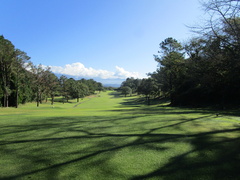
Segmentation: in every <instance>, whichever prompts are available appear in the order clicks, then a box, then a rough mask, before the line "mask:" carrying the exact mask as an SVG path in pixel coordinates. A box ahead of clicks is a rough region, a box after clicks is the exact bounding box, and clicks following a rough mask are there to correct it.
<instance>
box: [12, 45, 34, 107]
mask: <svg viewBox="0 0 240 180" xmlns="http://www.w3.org/2000/svg"><path fill="white" fill-rule="evenodd" d="M15 58H16V63H15V66H14V67H13V68H14V79H15V82H14V84H15V88H16V89H15V92H16V93H15V98H16V102H15V103H16V105H15V106H16V108H18V104H19V91H20V89H21V88H23V87H24V84H25V83H26V82H25V78H26V71H27V70H26V68H27V66H28V64H27V61H28V60H29V59H30V57H29V56H28V55H27V53H25V52H23V51H21V50H19V49H16V50H15Z"/></svg>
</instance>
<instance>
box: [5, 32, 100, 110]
mask: <svg viewBox="0 0 240 180" xmlns="http://www.w3.org/2000/svg"><path fill="white" fill-rule="evenodd" d="M29 59H30V57H28V56H27V54H26V53H25V52H23V51H21V50H19V49H15V47H14V45H13V44H12V43H11V42H10V41H9V40H7V39H5V38H4V37H3V36H0V106H3V107H8V106H15V107H18V105H19V104H24V103H26V102H30V101H36V102H37V106H39V105H40V104H41V103H42V101H43V100H44V99H45V100H46V101H47V100H48V98H49V97H50V98H51V103H52V105H53V103H54V96H55V95H56V94H58V95H62V96H63V97H64V98H63V102H64V100H67V101H68V99H69V98H77V100H78V101H79V98H83V97H85V96H87V95H91V94H94V93H95V91H99V92H100V91H102V90H103V86H102V84H101V83H98V82H96V81H94V80H93V79H90V80H86V79H82V80H79V81H76V80H74V79H72V78H70V79H68V78H67V77H65V76H61V77H60V79H58V78H57V76H56V75H55V74H53V73H52V72H51V69H50V68H49V67H47V68H45V67H44V66H42V65H41V64H40V65H38V66H34V65H33V64H32V63H30V62H29V63H28V62H27V61H28V60H29Z"/></svg>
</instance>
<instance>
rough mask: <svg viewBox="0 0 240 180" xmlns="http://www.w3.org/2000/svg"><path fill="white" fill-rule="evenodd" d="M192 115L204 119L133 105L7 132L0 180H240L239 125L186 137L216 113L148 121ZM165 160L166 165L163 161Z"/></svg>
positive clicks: (0, 130)
mask: <svg viewBox="0 0 240 180" xmlns="http://www.w3.org/2000/svg"><path fill="white" fill-rule="evenodd" d="M126 105H128V106H134V105H135V104H134V103H132V104H131V103H130V104H124V105H123V106H126ZM195 112H196V113H199V111H197V110H196V111H191V110H189V111H188V110H187V111H182V112H181V109H178V110H176V111H174V112H173V111H172V110H171V109H166V108H161V107H155V108H153V109H152V110H151V108H148V109H147V110H146V109H144V108H142V107H140V108H139V107H133V108H132V109H131V110H129V111H127V112H125V111H122V114H121V115H119V114H118V115H116V116H111V117H109V116H80V117H75V116H73V117H46V118H39V119H36V120H34V121H30V122H29V123H27V124H25V123H23V124H21V123H20V122H19V124H15V125H7V126H2V127H0V154H1V157H0V167H1V174H0V179H93V178H96V177H99V179H132V180H133V179H134V180H135V179H239V178H240V175H239V168H240V162H239V161H240V152H239V148H240V127H239V126H238V125H237V124H236V125H235V127H232V126H231V127H227V128H220V129H208V131H200V130H199V131H194V132H189V131H187V130H188V129H187V127H188V125H189V126H190V125H191V126H190V127H194V128H197V122H198V123H199V122H200V121H201V120H205V119H206V118H210V117H213V115H212V114H207V113H204V112H203V113H199V115H198V117H195V118H187V117H185V116H184V117H182V118H178V119H177V120H176V119H169V118H168V119H165V117H164V116H161V118H160V117H159V118H158V119H157V121H156V119H155V118H153V119H148V118H147V119H144V118H146V117H147V116H149V115H150V114H155V115H156V114H158V113H163V114H164V113H165V115H169V114H174V113H175V115H186V114H188V113H195ZM170 117H171V116H170ZM174 117H175V116H174ZM171 118H172V117H171ZM194 123H196V124H194ZM183 127H184V128H183ZM182 146H189V148H186V149H184V148H183V147H182ZM170 152H171V153H172V154H171V153H170ZM151 153H152V154H153V155H152V154H151ZM138 154H140V157H144V158H143V160H142V161H144V162H141V160H139V155H138ZM163 154H164V155H163ZM169 154H170V155H169ZM165 155H166V156H167V161H166V162H165V163H161V161H162V159H164V158H166V157H164V156H165ZM148 158H150V160H148ZM151 158H152V159H151ZM126 159H129V160H126ZM158 160H159V162H160V163H157V161H158ZM151 161H154V162H151ZM5 162H7V163H5ZM16 162H17V163H16ZM138 163H139V164H141V166H140V165H138ZM128 164H131V166H129V167H128V168H124V167H125V166H128ZM148 164H152V165H151V168H149V167H148ZM135 166H136V167H138V168H142V170H140V171H138V170H136V169H134V167H135ZM148 168H149V169H148ZM15 169H17V171H16V170H15ZM129 169H130V170H129ZM144 169H148V170H147V172H145V171H144Z"/></svg>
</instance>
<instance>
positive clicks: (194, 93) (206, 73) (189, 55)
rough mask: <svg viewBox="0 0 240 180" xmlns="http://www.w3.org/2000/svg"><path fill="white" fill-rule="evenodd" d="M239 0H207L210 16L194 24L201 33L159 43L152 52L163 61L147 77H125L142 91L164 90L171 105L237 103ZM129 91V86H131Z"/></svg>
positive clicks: (239, 83)
mask: <svg viewBox="0 0 240 180" xmlns="http://www.w3.org/2000/svg"><path fill="white" fill-rule="evenodd" d="M239 3H240V2H239V1H238V0H209V1H207V3H204V4H203V7H204V8H205V9H206V12H207V13H208V14H209V15H210V19H209V20H207V23H206V24H205V25H204V26H203V27H200V26H198V27H193V28H192V30H193V31H195V32H197V33H198V37H195V38H192V39H191V40H189V41H188V42H187V43H185V44H181V43H179V42H178V41H177V40H176V39H174V38H171V37H170V38H166V39H165V40H164V41H162V42H161V43H160V51H159V52H158V53H159V54H158V55H154V59H155V61H157V62H158V63H159V67H158V68H157V70H156V71H155V72H153V73H149V78H148V79H143V80H138V82H139V83H138V87H137V88H136V86H135V85H136V83H135V84H134V83H133V84H131V83H128V82H129V81H131V82H134V80H133V79H127V80H126V81H125V82H124V83H123V84H122V87H124V86H128V87H130V88H131V89H132V91H133V92H134V91H137V92H138V93H140V94H145V95H146V96H148V95H154V96H166V97H169V98H170V100H171V104H172V105H191V106H202V105H213V104H217V105H219V106H220V107H222V108H224V107H225V106H226V105H239V102H240V14H239V12H240V5H239ZM128 92H129V91H128Z"/></svg>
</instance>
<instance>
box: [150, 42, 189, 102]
mask: <svg viewBox="0 0 240 180" xmlns="http://www.w3.org/2000/svg"><path fill="white" fill-rule="evenodd" d="M182 50H183V47H182V45H181V44H180V43H179V42H178V41H177V40H175V39H173V38H171V37H170V38H167V39H165V40H164V41H162V42H161V43H160V51H159V53H160V56H158V55H155V61H157V62H158V63H159V65H160V67H159V69H158V70H157V71H156V72H155V73H154V74H155V75H154V76H152V77H153V78H154V77H155V78H156V74H158V75H159V76H160V77H159V78H157V79H156V80H160V81H161V82H158V83H159V84H162V86H163V88H162V90H164V91H165V92H166V93H169V95H170V98H171V103H172V104H174V100H175V98H174V95H175V91H176V89H177V88H178V86H179V85H180V84H181V80H182V79H181V78H182V76H183V75H184V73H185V61H184V54H183V52H182Z"/></svg>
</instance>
